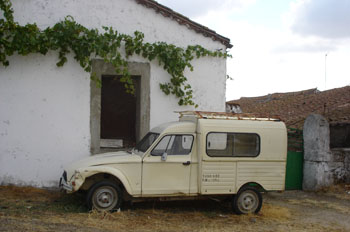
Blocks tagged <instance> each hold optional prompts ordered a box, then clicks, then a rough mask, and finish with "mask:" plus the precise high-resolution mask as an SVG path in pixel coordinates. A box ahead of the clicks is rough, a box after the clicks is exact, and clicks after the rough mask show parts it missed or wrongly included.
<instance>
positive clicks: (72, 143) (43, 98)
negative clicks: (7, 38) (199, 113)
mask: <svg viewBox="0 0 350 232" xmlns="http://www.w3.org/2000/svg"><path fill="white" fill-rule="evenodd" d="M12 4H13V9H14V12H15V13H14V17H15V21H17V22H19V24H20V25H25V24H26V23H34V22H35V23H36V24H37V25H38V26H39V27H40V28H42V29H44V28H46V27H48V26H53V25H54V24H55V23H57V22H58V21H60V20H63V19H64V18H65V17H66V16H67V15H70V16H73V18H74V19H75V21H77V22H78V23H80V24H82V25H84V26H85V27H88V28H99V29H100V28H102V26H112V27H113V28H114V29H115V30H118V31H119V32H121V33H125V34H129V35H132V34H133V33H134V31H141V32H143V33H144V35H145V41H147V42H156V41H165V42H167V43H168V44H175V45H176V46H180V47H184V48H185V47H187V46H188V45H196V44H199V45H201V46H203V47H205V48H207V49H209V50H212V51H215V50H221V51H225V50H226V48H229V47H231V45H230V40H229V39H227V38H225V37H223V36H221V35H218V34H217V33H215V32H214V31H212V30H210V29H208V28H206V27H204V26H202V25H199V24H197V23H195V22H193V21H191V20H189V19H188V18H186V17H184V16H182V15H180V14H178V13H176V12H174V11H172V10H171V9H169V8H167V7H165V6H162V5H160V4H158V3H156V2H155V1H152V0H102V1H95V0H75V1H72V0H62V1H50V0H26V1H22V0H12ZM9 61H10V65H9V66H8V67H6V68H5V67H4V66H0V83H1V84H0V184H2V185H4V184H16V185H32V186H39V187H42V186H45V187H51V186H56V185H57V181H58V178H59V177H60V175H61V173H62V171H63V166H64V165H66V164H69V163H70V162H72V161H73V160H77V159H80V158H83V157H86V156H89V155H91V154H95V153H98V152H99V150H100V145H101V143H107V142H110V141H109V140H101V138H102V139H114V140H112V143H114V144H115V143H116V141H117V142H121V141H123V143H124V144H126V143H130V142H131V143H133V142H135V140H138V139H139V138H140V137H142V136H143V135H144V134H145V133H146V132H147V131H148V130H149V129H150V128H152V127H154V126H156V125H158V124H160V123H163V122H168V121H174V120H177V118H178V115H177V114H176V113H174V111H180V110H193V109H194V107H193V106H186V107H184V106H179V105H178V104H177V101H178V99H176V98H175V97H174V96H173V95H169V96H166V95H165V94H164V93H163V92H162V91H161V90H160V88H159V83H164V82H167V81H169V79H170V75H169V74H168V73H167V72H166V71H165V70H163V68H162V67H160V66H159V65H158V62H157V61H153V62H149V61H148V60H146V59H143V58H142V57H139V56H132V57H130V58H129V60H128V61H129V66H130V67H129V69H130V72H131V74H132V75H133V76H135V80H136V83H137V84H136V86H137V91H136V98H133V97H130V96H124V95H123V94H120V95H117V96H116V95H114V93H115V92H122V91H116V90H117V89H118V88H120V86H118V85H115V84H111V83H110V80H111V79H112V77H113V76H116V74H115V72H114V70H113V68H112V67H111V65H109V64H106V63H104V62H103V61H102V60H99V59H96V60H94V64H93V71H94V72H96V73H97V75H98V77H99V78H101V79H102V86H103V87H102V89H101V88H97V87H96V85H95V84H94V83H93V82H92V81H91V80H90V74H89V73H87V72H85V71H84V70H83V69H82V68H81V67H80V66H79V64H78V63H77V62H76V61H75V60H74V59H73V55H72V54H71V55H69V56H68V62H67V63H66V64H65V65H64V66H63V67H57V66H56V62H57V61H58V55H57V52H49V53H48V54H47V55H45V56H43V55H40V54H31V55H28V56H18V55H13V56H11V57H9ZM192 64H193V66H194V71H193V72H191V71H189V70H187V71H186V73H185V75H186V77H187V78H188V80H189V83H190V84H191V85H192V88H193V90H194V99H193V100H194V101H195V102H196V103H197V104H198V105H199V107H198V108H197V109H196V110H205V111H222V112H224V111H225V84H226V60H225V59H223V58H213V57H204V58H199V59H195V60H193V61H192ZM113 90H114V91H113ZM104 96H106V98H105V99H107V100H104ZM113 97H114V99H117V100H114V101H112V102H108V99H112V98H113ZM119 99H121V100H119ZM127 106H129V107H127ZM122 111H127V112H126V113H125V112H123V114H122V113H121V112H122ZM124 113H125V114H124ZM120 122H121V123H120ZM118 128H119V129H118ZM118 133H119V134H118ZM118 136H119V137H118ZM116 137H118V138H117V139H118V140H115V139H116Z"/></svg>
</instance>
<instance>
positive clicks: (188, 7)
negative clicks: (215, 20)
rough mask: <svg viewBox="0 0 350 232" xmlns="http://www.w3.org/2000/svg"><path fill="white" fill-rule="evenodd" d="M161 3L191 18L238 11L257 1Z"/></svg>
mask: <svg viewBox="0 0 350 232" xmlns="http://www.w3.org/2000/svg"><path fill="white" fill-rule="evenodd" d="M158 2H159V3H161V4H163V5H165V6H167V7H169V8H171V9H173V10H175V11H177V12H178V13H180V14H183V15H184V16H186V17H189V18H195V17H199V16H203V15H206V14H207V13H208V12H211V11H220V10H225V9H229V10H237V9H240V8H243V7H246V6H248V5H250V4H252V3H254V2H255V0H221V1H217V0H158Z"/></svg>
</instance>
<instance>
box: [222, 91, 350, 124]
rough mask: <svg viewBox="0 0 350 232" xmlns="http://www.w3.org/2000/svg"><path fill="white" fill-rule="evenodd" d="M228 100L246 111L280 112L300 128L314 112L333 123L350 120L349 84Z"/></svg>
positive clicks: (288, 121) (288, 122)
mask: <svg viewBox="0 0 350 232" xmlns="http://www.w3.org/2000/svg"><path fill="white" fill-rule="evenodd" d="M227 104H239V105H240V107H241V109H242V111H243V112H244V113H261V114H271V115H279V116H280V118H281V119H282V120H283V121H285V123H286V124H287V126H289V127H294V128H299V129H301V128H302V127H303V124H304V121H305V118H306V117H307V116H308V115H309V114H311V113H317V114H321V115H323V116H325V117H326V118H327V120H328V121H329V122H330V123H350V86H346V87H343V88H337V89H331V90H327V91H322V92H320V91H318V90H317V89H309V90H304V91H299V92H290V93H274V94H269V95H266V96H261V97H250V98H248V97H242V98H240V99H239V100H233V101H228V102H227Z"/></svg>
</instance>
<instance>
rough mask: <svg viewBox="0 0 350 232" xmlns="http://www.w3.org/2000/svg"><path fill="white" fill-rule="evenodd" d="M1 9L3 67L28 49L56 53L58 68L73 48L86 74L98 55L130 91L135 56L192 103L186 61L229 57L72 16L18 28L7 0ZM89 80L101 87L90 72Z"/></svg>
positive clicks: (181, 99) (167, 89)
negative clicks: (92, 24) (157, 67)
mask: <svg viewBox="0 0 350 232" xmlns="http://www.w3.org/2000/svg"><path fill="white" fill-rule="evenodd" d="M0 8H1V10H2V11H3V16H4V18H1V19H0V62H1V63H2V64H3V65H4V66H8V65H9V61H8V60H7V57H8V56H11V55H13V54H14V53H17V54H19V55H23V56H25V55H28V54H30V53H40V54H43V55H45V54H46V53H47V52H48V51H50V50H53V51H58V62H57V64H56V65H57V66H59V67H60V66H63V65H64V64H65V63H66V62H67V54H68V53H70V52H73V53H74V55H75V56H74V59H75V60H76V61H77V62H78V63H79V64H80V66H81V67H82V68H83V69H84V70H85V71H86V72H90V73H91V71H92V70H91V69H92V58H93V57H100V58H103V59H104V61H105V62H107V63H111V64H112V65H113V66H114V68H115V70H116V72H117V73H118V74H121V76H122V77H121V78H120V81H121V82H122V83H124V86H125V90H126V92H128V93H134V91H135V88H134V84H133V81H132V78H131V76H130V73H129V72H128V67H127V65H128V62H127V60H128V58H129V57H130V56H132V55H135V54H136V55H139V56H142V57H144V58H145V59H147V60H149V61H153V60H156V61H158V63H159V65H160V66H162V67H163V68H164V70H166V71H167V72H168V73H169V74H170V75H171V79H170V82H166V83H161V84H160V88H161V90H162V91H163V92H164V93H165V94H166V95H169V94H173V95H175V96H176V97H177V98H178V99H179V101H178V104H179V105H195V103H194V102H193V101H192V98H193V90H192V88H191V85H189V84H188V83H187V78H186V77H185V76H184V71H185V69H186V68H189V69H190V70H191V71H192V70H193V66H192V65H191V63H190V62H191V61H192V60H193V59H194V58H200V57H203V56H212V57H223V58H226V57H228V56H230V55H228V53H227V52H225V53H222V52H218V51H215V52H212V51H209V50H207V49H205V48H203V47H201V46H199V45H196V46H188V47H187V48H186V49H184V48H180V47H177V46H175V45H173V44H167V43H165V42H156V43H147V42H144V34H143V33H141V32H138V31H135V32H134V35H133V36H130V35H125V34H121V33H119V32H118V31H116V30H114V29H113V28H111V27H103V32H102V33H100V32H99V31H98V30H97V29H88V28H86V27H84V26H82V25H80V24H78V23H77V22H75V21H74V19H73V17H71V16H67V17H66V18H65V20H63V21H60V22H58V23H56V24H55V25H54V26H53V27H47V28H46V29H44V30H41V29H40V28H38V26H37V25H36V24H35V23H34V24H26V25H24V26H21V25H19V24H18V23H17V22H15V21H14V19H13V9H12V8H11V2H10V0H0ZM122 52H124V54H125V55H124V56H123V55H122ZM91 79H92V80H94V81H96V82H97V84H98V85H101V83H100V82H99V79H98V78H97V77H96V76H95V75H94V74H93V73H92V75H91ZM196 106H197V105H196Z"/></svg>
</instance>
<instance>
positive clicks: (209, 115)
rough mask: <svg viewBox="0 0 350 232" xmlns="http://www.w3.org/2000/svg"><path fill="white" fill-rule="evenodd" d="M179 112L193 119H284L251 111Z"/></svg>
mask: <svg viewBox="0 0 350 232" xmlns="http://www.w3.org/2000/svg"><path fill="white" fill-rule="evenodd" d="M176 113H179V114H180V116H179V118H180V119H181V118H193V119H226V120H253V121H275V122H280V121H282V120H281V118H280V117H279V116H276V115H262V114H249V113H240V114H238V113H225V112H209V111H176Z"/></svg>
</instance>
